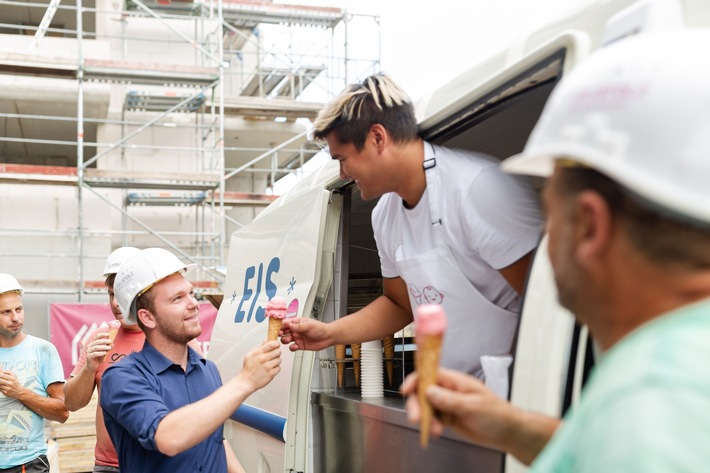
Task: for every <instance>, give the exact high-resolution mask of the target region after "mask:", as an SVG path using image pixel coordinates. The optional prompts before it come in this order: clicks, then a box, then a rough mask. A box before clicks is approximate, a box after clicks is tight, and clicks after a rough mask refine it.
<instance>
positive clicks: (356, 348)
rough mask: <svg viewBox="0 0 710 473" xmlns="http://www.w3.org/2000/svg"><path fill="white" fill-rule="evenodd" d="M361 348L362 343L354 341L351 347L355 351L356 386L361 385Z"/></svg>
mask: <svg viewBox="0 0 710 473" xmlns="http://www.w3.org/2000/svg"><path fill="white" fill-rule="evenodd" d="M360 348H362V344H360V343H353V344H352V345H350V349H351V350H352V352H353V370H354V371H355V386H357V387H358V388H359V387H360Z"/></svg>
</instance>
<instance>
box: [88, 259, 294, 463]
mask: <svg viewBox="0 0 710 473" xmlns="http://www.w3.org/2000/svg"><path fill="white" fill-rule="evenodd" d="M192 267H194V265H189V266H188V265H185V264H183V263H182V262H180V261H179V260H178V259H177V258H176V257H175V256H174V255H173V254H172V253H170V252H168V251H166V250H163V249H160V248H148V249H145V250H143V251H141V252H140V253H139V254H137V255H135V256H134V257H132V258H131V259H129V260H128V261H126V262H125V263H124V265H123V266H122V268H121V270H120V271H119V272H118V274H117V275H116V280H115V283H114V291H115V296H116V299H117V300H118V304H119V307H120V308H121V312H122V313H123V314H124V315H125V316H126V320H127V321H128V322H129V323H137V324H138V325H139V326H140V327H141V329H142V330H143V331H144V332H145V334H146V342H145V345H144V346H143V350H142V351H141V352H137V353H133V354H131V355H130V356H128V357H126V358H125V360H123V361H122V362H121V363H116V364H115V365H113V366H111V367H110V368H108V369H107V370H106V373H105V374H104V376H103V379H102V389H101V397H100V403H101V407H102V409H103V411H104V421H105V423H106V428H107V429H108V432H109V435H110V436H111V440H112V441H113V443H114V445H115V446H116V452H117V453H118V463H119V465H120V470H121V471H122V472H124V471H125V472H131V473H139V472H146V473H147V472H151V473H160V472H166V473H176V472H180V473H187V472H205V473H221V472H230V473H232V472H243V471H244V470H243V469H242V467H241V465H240V464H239V462H238V461H237V458H236V457H235V455H234V452H233V451H232V449H231V448H230V447H229V445H228V444H227V443H226V442H225V441H224V437H223V435H222V430H223V425H224V422H225V421H226V420H227V419H228V418H229V417H230V416H231V415H232V413H233V412H234V411H235V410H236V409H237V407H238V406H239V405H240V404H241V403H242V402H243V401H244V400H245V399H246V398H247V397H248V396H249V395H251V394H252V393H253V392H254V391H256V390H258V389H260V388H262V387H264V386H265V385H266V384H268V383H269V382H270V381H271V380H272V379H273V378H274V376H276V374H277V373H278V372H279V370H280V363H281V351H280V345H279V343H278V342H266V343H264V344H263V345H261V346H260V347H258V348H257V349H255V350H254V351H252V352H251V353H250V354H248V355H247V356H246V358H245V361H244V367H243V369H242V371H241V373H239V374H238V375H237V376H236V377H234V378H232V379H230V380H229V381H227V383H226V384H225V385H224V386H222V380H221V378H220V375H219V372H218V371H217V367H216V366H215V364H214V363H212V362H211V361H207V360H205V359H204V358H203V357H201V356H200V355H199V354H198V353H197V352H195V351H194V350H192V349H191V348H189V347H188V342H189V341H190V340H192V339H193V338H195V337H196V336H198V335H199V334H200V333H201V331H202V329H201V327H200V322H199V318H198V312H199V306H198V303H197V301H196V300H195V298H194V296H193V290H192V284H190V282H189V281H187V280H186V279H185V278H184V276H183V274H184V273H185V272H187V271H189V270H190V269H192Z"/></svg>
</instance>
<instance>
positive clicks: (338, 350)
mask: <svg viewBox="0 0 710 473" xmlns="http://www.w3.org/2000/svg"><path fill="white" fill-rule="evenodd" d="M344 361H345V345H335V366H336V367H337V368H338V387H339V388H342V387H343V377H344V376H345V363H343V362H344Z"/></svg>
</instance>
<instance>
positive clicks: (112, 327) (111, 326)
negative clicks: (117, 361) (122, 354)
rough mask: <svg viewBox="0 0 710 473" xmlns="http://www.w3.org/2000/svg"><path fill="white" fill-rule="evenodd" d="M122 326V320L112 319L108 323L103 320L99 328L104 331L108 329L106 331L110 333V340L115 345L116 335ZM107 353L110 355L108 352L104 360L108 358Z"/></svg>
mask: <svg viewBox="0 0 710 473" xmlns="http://www.w3.org/2000/svg"><path fill="white" fill-rule="evenodd" d="M120 328H121V322H119V321H118V320H112V321H110V322H108V323H106V322H103V323H102V324H101V325H100V326H99V329H100V330H101V331H102V332H103V331H106V333H108V340H109V341H110V342H111V344H112V345H113V341H114V339H115V338H116V335H118V329H120ZM112 348H113V347H112ZM107 355H108V353H107V354H106V355H104V358H103V359H104V360H105V359H106V356H107ZM102 361H103V360H102Z"/></svg>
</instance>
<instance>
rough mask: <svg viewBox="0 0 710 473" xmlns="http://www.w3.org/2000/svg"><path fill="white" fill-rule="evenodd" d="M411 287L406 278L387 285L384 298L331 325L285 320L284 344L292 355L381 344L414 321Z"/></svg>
mask: <svg viewBox="0 0 710 473" xmlns="http://www.w3.org/2000/svg"><path fill="white" fill-rule="evenodd" d="M412 319H413V317H412V310H411V308H410V306H409V297H408V296H407V285H406V284H405V283H404V280H403V279H402V278H389V279H385V281H384V295H383V296H380V297H378V298H377V299H375V300H374V301H372V302H371V303H369V304H368V305H367V306H365V307H363V308H362V309H360V310H359V311H357V312H353V313H352V314H350V315H348V316H347V317H341V318H339V319H338V320H335V321H333V322H330V323H323V322H319V321H317V320H314V319H310V318H307V317H291V318H286V319H284V322H283V325H282V326H281V332H280V336H281V343H283V344H285V345H290V346H289V349H290V350H291V351H297V350H313V351H316V350H322V349H324V348H327V347H329V346H331V345H335V344H338V343H345V344H349V343H362V342H367V341H370V340H379V339H380V338H384V337H385V336H387V335H390V334H393V333H395V332H396V331H397V330H401V329H402V328H404V327H405V326H406V325H407V324H409V323H410V322H411V321H412Z"/></svg>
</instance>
